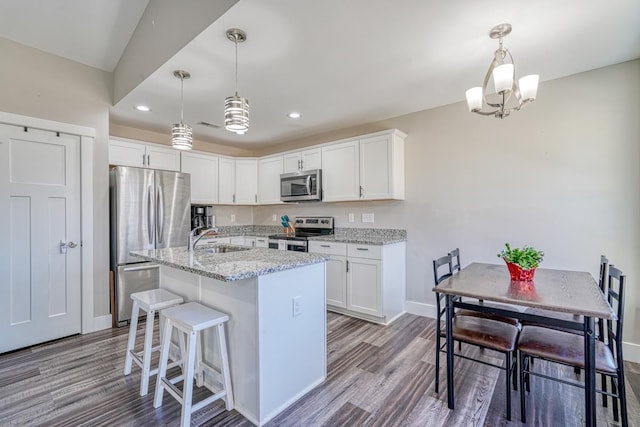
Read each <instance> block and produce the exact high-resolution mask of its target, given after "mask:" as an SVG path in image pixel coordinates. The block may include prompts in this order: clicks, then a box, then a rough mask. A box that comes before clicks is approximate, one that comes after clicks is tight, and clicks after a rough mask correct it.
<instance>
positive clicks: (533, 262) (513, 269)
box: [498, 243, 544, 281]
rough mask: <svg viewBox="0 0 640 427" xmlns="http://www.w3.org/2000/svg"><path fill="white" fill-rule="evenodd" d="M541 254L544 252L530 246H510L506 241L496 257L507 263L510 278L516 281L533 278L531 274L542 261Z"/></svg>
mask: <svg viewBox="0 0 640 427" xmlns="http://www.w3.org/2000/svg"><path fill="white" fill-rule="evenodd" d="M543 256H544V252H542V251H539V250H537V249H535V248H533V247H531V246H523V247H522V248H512V247H511V245H509V244H508V243H505V249H503V250H502V251H501V252H500V253H499V254H498V257H499V258H502V259H503V260H504V262H506V263H507V268H508V269H509V274H510V275H511V280H517V281H531V280H533V275H534V273H535V271H536V268H537V267H538V266H539V265H540V263H541V262H542V257H543Z"/></svg>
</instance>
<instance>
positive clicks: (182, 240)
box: [109, 166, 191, 326]
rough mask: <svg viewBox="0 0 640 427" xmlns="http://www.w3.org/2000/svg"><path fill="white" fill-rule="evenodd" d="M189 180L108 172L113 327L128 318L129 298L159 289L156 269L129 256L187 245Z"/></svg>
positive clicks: (126, 169) (149, 173)
mask: <svg viewBox="0 0 640 427" xmlns="http://www.w3.org/2000/svg"><path fill="white" fill-rule="evenodd" d="M190 198H191V176H190V175H189V174H187V173H178V172H170V171H161V170H152V169H141V168H133V167H124V166H117V167H115V168H113V169H111V170H110V171H109V202H110V232H111V233H110V234H111V236H110V237H111V270H112V271H113V272H114V277H115V307H112V311H114V313H115V315H116V323H117V324H118V326H123V325H125V324H126V323H127V320H129V319H130V317H131V306H132V302H131V297H130V296H131V294H132V293H134V292H139V291H145V290H149V289H155V288H157V287H158V286H159V269H158V265H157V264H154V263H151V262H145V261H142V260H141V259H140V258H136V257H133V256H131V255H129V252H131V251H135V250H142V249H156V248H169V247H174V246H186V245H187V239H188V236H189V230H190V229H191V227H190V225H191V219H190V215H189V214H190V201H191V200H190Z"/></svg>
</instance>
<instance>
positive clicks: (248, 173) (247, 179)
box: [234, 159, 258, 205]
mask: <svg viewBox="0 0 640 427" xmlns="http://www.w3.org/2000/svg"><path fill="white" fill-rule="evenodd" d="M235 181H236V197H235V202H234V203H235V204H237V205H255V204H256V203H257V202H258V160H257V159H236V179H235Z"/></svg>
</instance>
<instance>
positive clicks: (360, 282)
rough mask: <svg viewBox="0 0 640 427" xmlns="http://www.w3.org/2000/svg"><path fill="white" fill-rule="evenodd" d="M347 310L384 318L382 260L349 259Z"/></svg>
mask: <svg viewBox="0 0 640 427" xmlns="http://www.w3.org/2000/svg"><path fill="white" fill-rule="evenodd" d="M347 262H348V264H347V309H349V310H352V311H356V312H359V313H364V314H370V315H372V316H382V292H381V290H382V281H381V271H380V270H381V265H382V262H381V261H380V260H374V259H366V258H347Z"/></svg>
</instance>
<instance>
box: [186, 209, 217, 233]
mask: <svg viewBox="0 0 640 427" xmlns="http://www.w3.org/2000/svg"><path fill="white" fill-rule="evenodd" d="M213 226H214V224H213V206H211V205H191V229H192V230H193V229H194V228H198V227H204V228H211V227H213Z"/></svg>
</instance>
